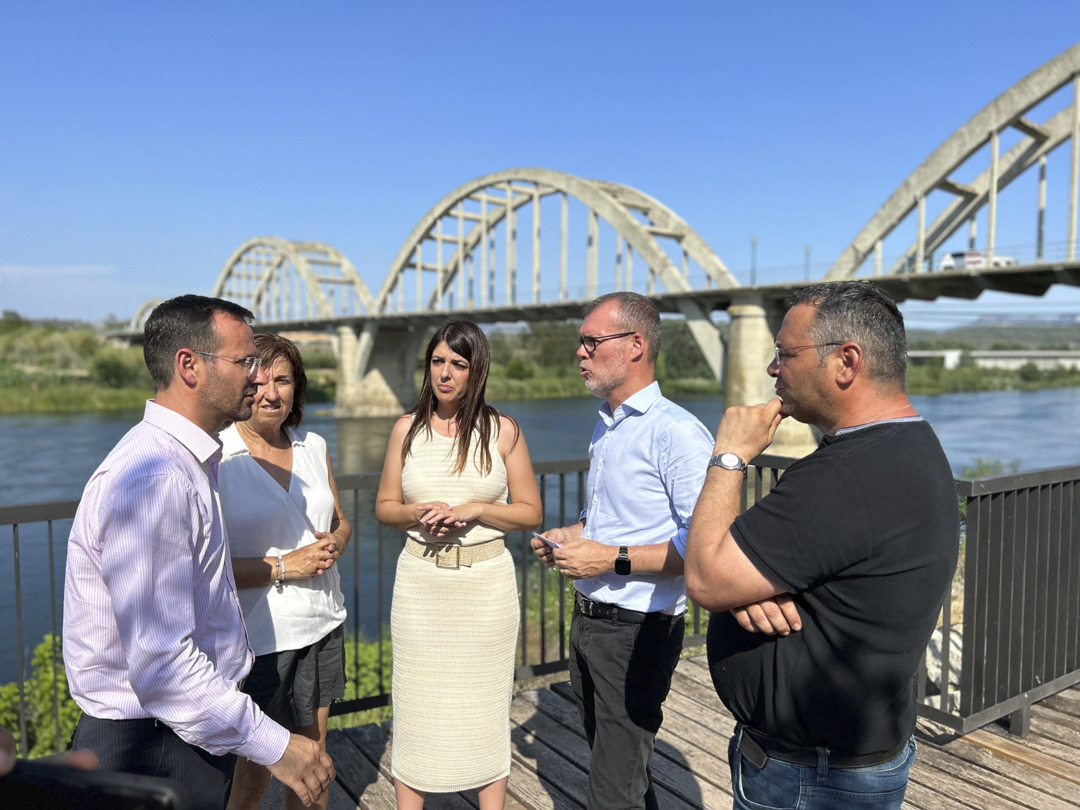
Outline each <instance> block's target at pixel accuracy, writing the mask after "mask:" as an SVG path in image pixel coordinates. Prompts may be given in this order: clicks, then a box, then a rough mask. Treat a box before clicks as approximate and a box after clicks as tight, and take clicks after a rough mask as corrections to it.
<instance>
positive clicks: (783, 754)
mask: <svg viewBox="0 0 1080 810" xmlns="http://www.w3.org/2000/svg"><path fill="white" fill-rule="evenodd" d="M741 728H742V739H741V740H740V741H739V753H740V754H742V755H743V756H744V757H746V758H747V759H748V760H750V762H752V763H753V764H754V767H755V768H757V769H758V770H761V769H762V768H764V767H765V766H766V765H767V764H768V762H769V760H770V759H775V760H778V761H780V762H787V763H788V764H790V765H802V766H803V767H806V768H816V767H818V752H817V749H816V748H799V747H795V746H788V745H784V744H783V743H780V742H778V741H776V740H773V739H771V738H767V737H766V736H765V735H764V734H762V733H761V732H759V731H755V730H754V729H752V728H750V727H749V726H741ZM755 738H756V739H755ZM906 746H907V740H904V742H903V743H901V744H900V746H899V747H897V748H895V749H893V750H892V751H878V752H877V753H874V754H860V755H858V756H853V757H841V756H836V755H834V754H832V753H831V752H830V753H829V755H828V756H829V760H828V762H829V767H830V768H838V769H840V770H848V769H851V768H869V767H870V766H871V765H880V764H881V763H882V762H888V761H889V760H890V759H895V758H896V757H897V756H898V755H899V754H900V752H901V751H903V750H904V748H905V747H906Z"/></svg>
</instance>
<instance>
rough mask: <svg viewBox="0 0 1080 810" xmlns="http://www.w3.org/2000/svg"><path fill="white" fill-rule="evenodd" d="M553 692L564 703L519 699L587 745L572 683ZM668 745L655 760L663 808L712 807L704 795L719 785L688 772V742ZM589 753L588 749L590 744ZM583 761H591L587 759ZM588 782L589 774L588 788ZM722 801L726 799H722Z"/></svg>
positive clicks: (538, 697)
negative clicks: (685, 750) (701, 781)
mask: <svg viewBox="0 0 1080 810" xmlns="http://www.w3.org/2000/svg"><path fill="white" fill-rule="evenodd" d="M551 689H552V691H554V692H555V694H557V695H558V696H559V697H561V698H563V700H562V701H558V702H555V701H551V700H550V699H545V698H543V693H542V692H540V693H533V694H531V695H526V694H525V693H522V695H519V697H521V698H522V699H523V700H527V701H529V702H530V703H532V704H533V705H536V706H538V707H540V708H541V709H542V710H543V711H544V712H545V713H546V714H548V716H549V717H550V718H551V720H553V721H555V722H557V723H558V724H559V726H561V727H562V728H565V729H571V728H572V729H574V730H576V732H577V734H579V735H580V736H581V744H585V740H584V731H583V730H582V728H581V721H580V719H579V718H578V714H577V708H576V707H575V706H574V704H573V703H572V699H573V691H572V690H571V688H570V684H569V682H566V681H562V682H559V683H556V684H552V687H551ZM665 744H666V746H667V747H666V749H665V751H664V752H660V753H662V754H663V755H660V756H655V755H654V756H653V758H652V760H651V769H652V776H653V783H654V785H655V786H656V788H657V797H656V798H657V802H658V803H659V804H660V806H661V807H664V808H671V809H672V810H680V808H693V807H702V806H710V805H707V804H706V805H702V804H701V803H700V802H701V800H702V797H703V796H713V795H714V794H715V786H712V785H709V784H708V783H706V785H704V786H703V785H700V784H699V783H698V781H697V779H696V778H695V777H694V775H693V774H692V773H690V772H689V770H687V767H686V756H685V754H684V753H683V751H682V748H683V747H684V746H685V743H683V742H682V741H680V740H679V739H678V738H677V737H673V738H672V739H671V740H667V741H665ZM577 750H579V751H580V750H581V749H580V748H578V749H577ZM585 750H588V746H587V745H586V747H585ZM579 756H580V754H579ZM580 761H582V762H584V763H587V762H588V760H587V759H583V760H580ZM586 767H587V766H586ZM587 781H588V780H587V774H586V785H587ZM575 795H577V794H575ZM585 795H586V794H585V793H584V792H583V793H581V794H580V796H581V798H582V801H583V802H584V797H585ZM720 798H726V797H723V796H720Z"/></svg>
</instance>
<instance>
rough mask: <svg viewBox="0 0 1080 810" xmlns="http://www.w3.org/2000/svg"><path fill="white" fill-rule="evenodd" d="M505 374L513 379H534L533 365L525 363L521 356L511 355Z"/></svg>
mask: <svg viewBox="0 0 1080 810" xmlns="http://www.w3.org/2000/svg"><path fill="white" fill-rule="evenodd" d="M505 374H506V376H507V377H509V378H510V379H511V380H528V379H532V376H533V369H532V366H527V365H525V363H523V362H522V361H521V358H520V357H511V358H510V362H508V363H507V364H506V371H505Z"/></svg>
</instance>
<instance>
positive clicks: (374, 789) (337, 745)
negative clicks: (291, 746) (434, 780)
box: [326, 726, 397, 810]
mask: <svg viewBox="0 0 1080 810" xmlns="http://www.w3.org/2000/svg"><path fill="white" fill-rule="evenodd" d="M379 730H380V729H379V727H378V726H362V727H360V728H359V729H348V730H346V731H338V730H333V731H329V732H327V734H326V751H327V753H328V754H330V758H331V759H332V760H334V769H335V770H336V771H337V781H338V784H339V785H340V786H341V787H342V788H344V790H345V791H346V793H348V795H349V796H350V797H351V798H352V799H353V801H354V803H355V806H359V807H363V808H365V809H366V810H396V808H397V802H396V801H395V800H394V786H393V785H392V784H391V783H390V781H389V780H388V779H387V778H386V777H385V776H383V775H382V774H380V773H379V769H378V767H376V765H375V763H374V762H372V760H371V759H370V758H369V757H368V756H367V755H365V753H364V752H363V751H362V750H361V749H360V747H359V746H357V745H356V743H355V739H357V738H360V739H363V738H364V737H370V736H373V735H375V734H376V733H377V732H378V731H379ZM350 732H351V733H350Z"/></svg>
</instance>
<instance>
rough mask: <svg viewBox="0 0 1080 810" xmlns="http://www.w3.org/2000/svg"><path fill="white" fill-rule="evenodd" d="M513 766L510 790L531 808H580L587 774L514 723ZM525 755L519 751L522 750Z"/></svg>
mask: <svg viewBox="0 0 1080 810" xmlns="http://www.w3.org/2000/svg"><path fill="white" fill-rule="evenodd" d="M510 737H511V739H512V740H513V741H514V755H513V756H514V767H512V768H511V770H510V792H511V793H512V795H513V796H514V798H516V799H517V800H518V801H520V802H521V803H522V804H524V805H526V806H527V807H530V808H534V810H581V808H583V807H584V806H585V795H586V793H587V791H588V787H589V778H588V775H587V774H586V773H585V772H584V771H583V770H581V769H580V768H578V767H576V766H575V765H574V764H573V763H571V762H569V761H568V760H567V759H566V757H564V756H562V754H561V753H560V752H559V751H557V750H555V749H554V748H552V747H551V746H549V745H547V744H546V743H545V742H544V741H543V740H541V739H539V738H538V737H537V736H536V735H534V734H531V733H530V732H528V731H526V730H525V729H523V728H522V727H521V726H516V727H515V728H514V730H513V731H512V732H511V735H510ZM523 750H524V751H527V752H528V753H527V754H522V753H521V752H522V751H523Z"/></svg>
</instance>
